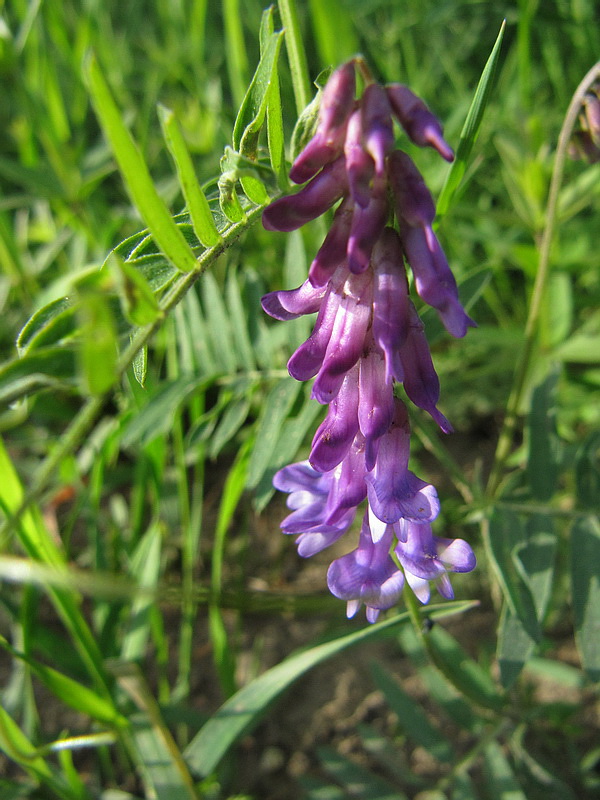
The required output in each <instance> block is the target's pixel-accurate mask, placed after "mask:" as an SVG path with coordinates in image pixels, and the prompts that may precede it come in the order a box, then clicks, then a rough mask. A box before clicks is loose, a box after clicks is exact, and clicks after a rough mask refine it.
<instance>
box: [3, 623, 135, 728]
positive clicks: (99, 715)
mask: <svg viewBox="0 0 600 800" xmlns="http://www.w3.org/2000/svg"><path fill="white" fill-rule="evenodd" d="M0 647H3V648H4V649H5V650H7V651H8V652H9V653H10V655H11V656H12V657H13V658H16V659H18V660H20V661H22V662H23V663H25V664H27V665H28V667H29V669H30V670H31V672H32V673H33V674H34V675H35V676H36V678H38V680H39V681H40V682H41V683H42V684H43V685H44V686H45V687H46V688H47V689H49V690H50V691H51V692H52V694H53V695H54V696H55V697H57V698H58V699H59V700H60V701H61V702H63V703H65V704H66V705H68V706H70V707H71V708H74V709H75V710H76V711H79V712H80V713H82V714H87V715H88V716H90V717H91V718H92V719H94V720H97V721H98V722H103V723H105V724H107V725H118V726H120V727H126V726H127V725H128V722H127V719H126V718H125V717H124V716H122V715H121V714H119V713H118V712H117V710H116V709H115V707H114V705H113V704H112V703H108V702H106V700H104V699H103V698H102V697H100V696H99V695H98V694H96V692H94V691H92V690H91V689H88V688H87V686H83V684H81V683H79V682H78V681H75V680H73V678H70V677H69V676H68V675H64V674H63V673H61V672H59V671H58V670H56V669H53V668H52V667H48V666H46V665H45V664H41V663H40V662H38V661H36V660H35V659H33V658H31V657H30V656H28V655H27V654H25V653H19V652H18V651H17V650H15V649H14V648H13V647H12V646H11V645H10V644H9V643H8V642H7V641H6V639H4V637H3V636H0Z"/></svg>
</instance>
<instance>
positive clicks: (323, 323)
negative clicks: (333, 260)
mask: <svg viewBox="0 0 600 800" xmlns="http://www.w3.org/2000/svg"><path fill="white" fill-rule="evenodd" d="M345 276H346V270H345V269H344V268H340V269H339V271H338V272H336V273H335V274H334V276H333V278H332V280H330V281H329V284H328V285H327V289H326V291H325V295H324V297H323V299H322V301H321V307H320V309H319V313H318V315H317V321H316V322H315V327H314V329H313V332H312V333H311V335H310V336H309V337H308V339H307V340H306V341H305V342H304V343H303V344H301V345H300V347H299V348H298V349H297V350H296V352H295V353H294V354H293V355H292V357H291V358H290V360H289V361H288V371H289V373H290V375H291V376H292V378H295V379H296V380H297V381H307V380H310V378H314V376H315V375H316V374H317V372H318V371H319V369H320V368H321V365H322V363H323V359H324V358H325V353H326V352H327V345H328V344H329V340H330V338H331V333H332V331H333V326H334V324H335V320H336V317H337V313H338V310H339V307H340V300H341V297H340V295H339V293H338V292H337V291H336V289H338V288H339V286H341V285H343V283H344V280H345Z"/></svg>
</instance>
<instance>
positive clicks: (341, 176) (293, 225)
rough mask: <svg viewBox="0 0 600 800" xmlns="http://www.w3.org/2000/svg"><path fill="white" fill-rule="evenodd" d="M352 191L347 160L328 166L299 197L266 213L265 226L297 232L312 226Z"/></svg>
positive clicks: (275, 204) (285, 199)
mask: <svg viewBox="0 0 600 800" xmlns="http://www.w3.org/2000/svg"><path fill="white" fill-rule="evenodd" d="M347 189H348V179H347V176H346V168H345V163H344V157H343V156H341V157H340V158H338V159H337V160H336V161H333V162H332V163H331V164H327V165H326V166H325V167H323V169H322V170H321V172H319V174H318V175H316V176H315V177H314V178H313V179H312V180H311V181H310V183H307V184H306V186H304V187H303V188H302V189H300V191H299V192H296V194H290V195H287V196H286V197H280V198H279V199H278V200H275V201H274V202H273V203H271V205H270V206H267V208H266V209H265V210H264V211H263V215H262V222H263V226H264V227H265V228H266V229H267V230H268V231H295V230H296V229H297V228H301V227H302V225H305V224H306V223H307V222H310V221H311V220H313V219H316V218H317V217H320V216H321V214H324V213H325V212H326V211H327V209H329V208H331V206H332V205H333V204H334V203H335V202H336V201H337V200H339V199H340V197H341V196H342V195H343V194H345V192H346V191H347Z"/></svg>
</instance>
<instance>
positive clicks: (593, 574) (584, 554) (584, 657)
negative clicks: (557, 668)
mask: <svg viewBox="0 0 600 800" xmlns="http://www.w3.org/2000/svg"><path fill="white" fill-rule="evenodd" d="M570 543H571V587H572V593H573V614H574V616H575V641H576V642H577V648H578V650H579V654H580V656H581V662H582V665H583V668H584V669H585V671H586V672H587V673H588V675H589V676H590V677H591V678H592V680H595V681H598V680H600V579H599V577H598V571H599V566H598V565H599V564H600V522H599V521H598V518H597V517H592V516H590V517H585V518H583V519H579V520H577V521H576V522H575V524H574V525H573V528H572V530H571V537H570Z"/></svg>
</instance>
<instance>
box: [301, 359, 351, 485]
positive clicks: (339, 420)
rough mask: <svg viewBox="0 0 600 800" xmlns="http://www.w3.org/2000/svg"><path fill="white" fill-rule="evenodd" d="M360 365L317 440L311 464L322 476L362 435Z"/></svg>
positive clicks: (345, 383) (344, 386) (334, 402)
mask: <svg viewBox="0 0 600 800" xmlns="http://www.w3.org/2000/svg"><path fill="white" fill-rule="evenodd" d="M357 376H358V365H355V366H354V367H353V368H352V369H351V370H350V371H349V372H348V373H347V374H346V376H345V377H344V379H343V382H342V385H341V387H340V390H339V392H338V393H337V395H336V397H334V398H333V400H332V401H331V403H330V404H329V410H328V412H327V416H326V417H325V419H324V420H323V422H322V423H321V424H320V425H319V427H318V428H317V431H316V433H315V435H314V438H313V443H312V450H311V451H310V456H309V459H308V460H309V461H310V463H311V464H312V466H313V467H314V468H315V469H317V470H319V472H329V470H332V469H333V468H334V467H336V466H337V465H338V464H339V463H340V462H341V461H342V460H343V458H344V457H345V456H346V454H347V453H348V451H349V450H350V445H351V444H352V442H353V440H354V437H355V436H356V434H357V432H358V380H357Z"/></svg>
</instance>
